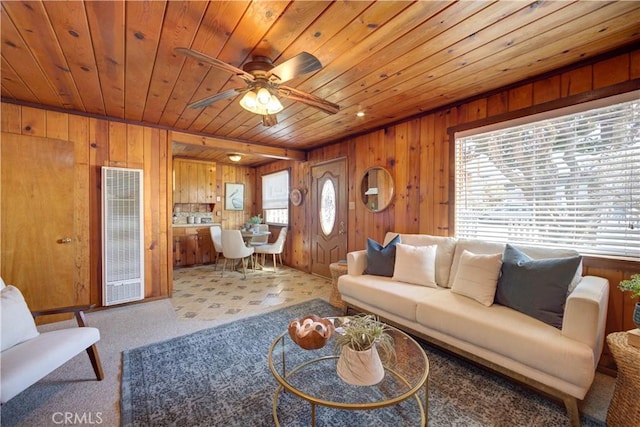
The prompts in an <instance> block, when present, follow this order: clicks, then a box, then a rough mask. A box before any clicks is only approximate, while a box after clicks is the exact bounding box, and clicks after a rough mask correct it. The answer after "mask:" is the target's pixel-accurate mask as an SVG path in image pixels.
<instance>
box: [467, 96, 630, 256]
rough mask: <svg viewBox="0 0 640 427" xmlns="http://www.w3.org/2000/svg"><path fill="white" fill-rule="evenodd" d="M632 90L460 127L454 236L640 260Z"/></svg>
mask: <svg viewBox="0 0 640 427" xmlns="http://www.w3.org/2000/svg"><path fill="white" fill-rule="evenodd" d="M631 95H632V96H629V94H627V96H626V98H627V99H626V100H625V101H624V102H620V99H619V98H618V99H614V100H611V99H610V100H608V103H609V105H606V106H602V104H603V103H602V101H599V102H598V103H599V105H598V106H597V107H594V105H593V104H592V105H584V106H586V107H588V108H589V109H586V110H583V111H580V112H575V107H573V109H574V112H572V113H570V114H566V110H564V111H562V112H560V113H559V112H558V111H556V112H555V117H549V113H545V116H546V117H544V118H541V117H540V116H538V117H534V120H535V121H530V122H528V123H522V122H520V123H517V124H514V123H510V124H508V125H509V127H503V128H501V129H491V130H488V131H487V130H476V132H475V133H474V131H466V132H464V133H461V134H458V133H456V140H455V144H456V147H455V150H456V154H455V173H456V176H455V181H456V182H455V235H456V236H457V237H468V238H480V239H485V240H491V241H499V242H505V241H509V242H512V243H523V244H532V245H537V244H539V245H541V246H555V247H566V248H572V249H575V250H577V251H579V252H581V253H583V254H597V255H607V256H621V257H631V258H638V259H640V97H639V96H638V95H639V94H638V93H637V92H636V93H635V94H631ZM612 102H613V103H612ZM559 114H564V115H559ZM529 119H531V117H530V118H529ZM478 132H479V133H478Z"/></svg>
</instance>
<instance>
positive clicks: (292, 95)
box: [278, 86, 340, 114]
mask: <svg viewBox="0 0 640 427" xmlns="http://www.w3.org/2000/svg"><path fill="white" fill-rule="evenodd" d="M278 95H280V96H282V97H283V98H288V99H291V100H293V101H298V102H302V103H304V104H307V105H311V106H312V107H315V108H317V109H319V110H322V111H324V112H325V113H328V114H336V113H337V112H338V111H340V106H339V105H338V104H334V103H333V102H330V101H327V100H326V99H322V98H320V97H318V96H315V95H312V94H310V93H307V92H303V91H301V90H297V89H294V88H292V87H288V86H280V87H279V88H278Z"/></svg>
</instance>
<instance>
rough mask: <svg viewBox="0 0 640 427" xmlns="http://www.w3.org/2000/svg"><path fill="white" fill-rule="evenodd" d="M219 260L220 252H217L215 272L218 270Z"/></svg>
mask: <svg viewBox="0 0 640 427" xmlns="http://www.w3.org/2000/svg"><path fill="white" fill-rule="evenodd" d="M218 258H220V252H216V263H215V265H214V266H213V271H216V270H217V269H218Z"/></svg>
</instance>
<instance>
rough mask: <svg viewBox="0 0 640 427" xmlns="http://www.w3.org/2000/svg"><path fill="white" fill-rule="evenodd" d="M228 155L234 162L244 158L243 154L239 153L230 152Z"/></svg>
mask: <svg viewBox="0 0 640 427" xmlns="http://www.w3.org/2000/svg"><path fill="white" fill-rule="evenodd" d="M227 157H228V158H229V160H231V161H232V162H239V161H240V160H242V155H240V154H238V153H229V154H227Z"/></svg>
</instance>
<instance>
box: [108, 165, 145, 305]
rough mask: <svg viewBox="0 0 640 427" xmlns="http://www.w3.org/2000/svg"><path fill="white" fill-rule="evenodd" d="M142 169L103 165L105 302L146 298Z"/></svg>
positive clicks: (112, 303)
mask: <svg viewBox="0 0 640 427" xmlns="http://www.w3.org/2000/svg"><path fill="white" fill-rule="evenodd" d="M142 177H143V175H142V170H139V169H123V168H112V167H103V168H102V304H103V305H114V304H121V303H124V302H129V301H136V300H141V299H143V298H144V223H143V219H144V210H143V199H144V198H143V186H142Z"/></svg>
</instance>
